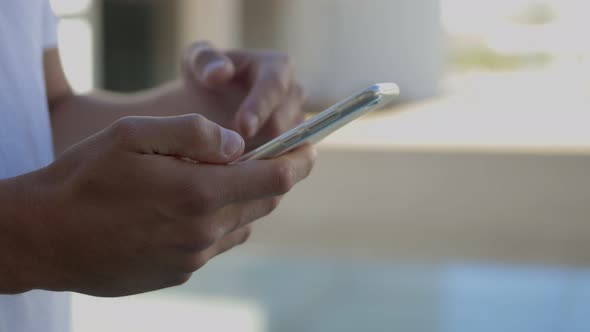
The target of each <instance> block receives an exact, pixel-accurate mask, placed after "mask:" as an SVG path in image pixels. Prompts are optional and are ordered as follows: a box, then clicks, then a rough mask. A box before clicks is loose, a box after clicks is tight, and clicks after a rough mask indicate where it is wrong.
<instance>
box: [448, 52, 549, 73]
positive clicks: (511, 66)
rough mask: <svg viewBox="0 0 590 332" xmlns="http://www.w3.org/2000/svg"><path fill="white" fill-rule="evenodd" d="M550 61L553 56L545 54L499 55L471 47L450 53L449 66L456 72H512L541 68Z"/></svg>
mask: <svg viewBox="0 0 590 332" xmlns="http://www.w3.org/2000/svg"><path fill="white" fill-rule="evenodd" d="M552 60H553V56H552V55H550V54H547V53H531V54H500V53H497V52H494V51H493V50H492V49H490V48H488V47H485V46H472V47H468V48H461V49H456V50H454V51H452V52H451V64H452V67H453V69H454V70H456V71H468V70H477V69H479V70H487V71H514V70H519V69H523V68H527V67H543V66H545V65H547V64H549V63H550V62H551V61H552Z"/></svg>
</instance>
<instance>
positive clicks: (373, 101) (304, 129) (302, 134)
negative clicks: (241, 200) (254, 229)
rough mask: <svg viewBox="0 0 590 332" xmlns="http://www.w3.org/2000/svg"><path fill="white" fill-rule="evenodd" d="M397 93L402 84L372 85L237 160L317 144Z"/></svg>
mask: <svg viewBox="0 0 590 332" xmlns="http://www.w3.org/2000/svg"><path fill="white" fill-rule="evenodd" d="M398 96H399V88H398V86H397V85H396V84H394V83H381V84H375V85H372V86H370V87H368V88H367V89H365V90H362V91H360V92H358V93H356V94H354V95H352V96H351V97H349V98H347V99H345V100H343V101H341V102H339V103H338V104H336V105H334V106H332V107H330V108H328V109H327V110H325V111H323V112H321V113H320V114H318V115H316V116H314V117H313V118H311V119H309V120H307V121H305V122H303V123H302V124H300V125H299V126H297V127H295V128H293V129H291V130H289V131H288V132H286V133H285V134H283V135H281V136H279V137H277V138H275V139H273V140H271V141H270V142H268V143H266V144H264V145H262V146H261V147H259V148H257V149H255V150H253V151H251V152H249V153H247V154H245V155H244V156H242V157H241V158H239V159H238V160H237V161H236V162H243V161H248V160H254V159H271V158H275V157H278V156H280V155H282V154H283V153H286V152H288V151H291V150H293V149H295V148H297V147H299V146H301V145H303V144H306V143H311V144H315V143H317V142H319V141H321V140H322V139H324V138H325V137H327V136H328V135H330V134H331V133H333V132H335V131H336V130H338V129H340V128H342V127H344V126H345V125H346V124H348V123H350V122H352V121H354V120H356V119H358V118H360V117H361V116H363V115H365V114H367V113H369V112H371V111H373V110H376V109H379V108H381V107H383V106H386V105H387V104H389V103H390V102H391V101H393V100H394V99H395V98H396V97H398Z"/></svg>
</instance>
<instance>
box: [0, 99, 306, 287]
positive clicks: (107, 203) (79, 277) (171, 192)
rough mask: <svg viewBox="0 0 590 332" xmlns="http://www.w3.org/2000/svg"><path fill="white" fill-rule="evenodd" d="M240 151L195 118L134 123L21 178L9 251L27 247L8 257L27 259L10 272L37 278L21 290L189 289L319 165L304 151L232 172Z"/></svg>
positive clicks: (229, 137) (239, 144) (236, 142)
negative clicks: (19, 213) (19, 216)
mask: <svg viewBox="0 0 590 332" xmlns="http://www.w3.org/2000/svg"><path fill="white" fill-rule="evenodd" d="M246 109H247V108H245V110H246ZM244 112H246V111H244ZM244 114H246V113H244ZM261 118H262V117H261ZM243 149H244V142H243V140H242V139H241V137H240V136H239V135H238V134H237V133H235V132H232V131H230V130H226V129H223V128H222V127H220V126H218V125H217V124H214V123H213V122H211V121H209V120H207V119H205V118H204V117H203V116H200V115H194V114H193V115H185V116H178V117H169V118H151V117H128V118H124V119H121V120H119V121H117V122H116V123H114V124H113V125H112V126H110V127H108V128H107V129H105V130H103V131H101V132H100V133H98V134H96V135H94V136H92V137H90V138H88V139H86V140H85V141H83V142H81V143H80V144H78V145H75V146H73V147H72V148H70V149H69V150H67V151H66V152H65V153H64V154H63V155H62V156H61V157H60V158H59V159H58V160H57V161H56V162H55V163H54V164H52V165H50V166H48V167H47V168H44V169H42V170H40V171H37V172H35V173H32V174H30V175H25V176H24V177H22V178H21V179H19V180H18V181H16V183H19V184H20V186H21V188H28V189H26V190H23V192H26V194H25V196H26V200H27V204H26V206H27V207H28V208H27V209H28V210H26V211H24V212H26V213H25V214H26V215H28V216H30V217H31V218H30V219H29V220H27V221H26V222H19V223H15V224H18V225H20V226H18V227H26V228H27V231H23V232H14V234H21V235H19V236H14V240H13V241H12V240H11V241H9V243H8V245H9V247H10V245H11V243H13V244H14V246H15V247H18V248H21V249H22V250H25V249H26V252H25V253H24V254H21V253H19V252H18V251H17V252H16V253H15V252H13V253H12V254H11V255H19V254H20V256H19V257H23V258H24V257H26V258H27V259H26V262H29V263H30V265H28V266H26V267H23V268H20V269H14V270H15V271H24V272H31V273H28V274H27V276H26V277H23V280H27V281H28V282H29V283H28V284H26V287H25V286H22V284H21V286H22V287H23V289H22V290H26V289H30V288H42V289H49V290H68V291H77V292H81V293H86V294H91V295H98V296H121V295H129V294H135V293H141V292H146V291H151V290H156V289H159V288H163V287H168V286H173V285H178V284H182V283H184V282H185V281H187V280H188V279H189V278H190V276H191V274H192V272H194V271H196V270H197V269H199V268H201V267H202V266H203V265H204V264H205V263H206V262H207V261H208V260H210V259H211V258H212V257H214V256H216V255H218V254H220V253H223V252H224V251H226V250H229V249H230V248H232V247H234V246H236V245H238V244H240V243H242V242H244V241H245V240H246V238H247V237H248V234H249V229H248V225H249V224H250V223H251V222H252V221H254V220H256V219H258V218H261V217H262V216H265V215H267V214H268V213H270V212H271V211H272V210H273V209H275V208H276V207H277V204H278V203H279V200H280V197H281V195H283V194H285V193H286V192H288V191H289V190H290V189H291V188H292V187H293V185H295V184H296V183H297V182H299V181H301V180H302V179H303V178H305V177H306V176H307V175H308V174H309V172H310V170H311V168H312V165H313V160H314V152H313V149H312V148H310V147H304V148H302V149H299V150H297V151H295V152H292V153H289V154H287V155H285V156H283V157H280V158H277V159H274V160H268V161H251V162H245V163H239V164H232V165H227V164H229V163H231V162H232V161H233V160H235V159H236V158H238V157H239V156H240V155H241V154H242V152H243ZM22 234H25V235H22ZM25 247H27V248H28V249H27V248H25ZM23 248H25V249H23ZM15 250H16V249H15ZM0 258H2V255H0ZM8 259H9V258H8ZM23 261H25V260H24V259H23ZM17 263H18V262H17ZM0 279H1V278H0ZM0 286H1V285H0Z"/></svg>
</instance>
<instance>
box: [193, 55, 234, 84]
mask: <svg viewBox="0 0 590 332" xmlns="http://www.w3.org/2000/svg"><path fill="white" fill-rule="evenodd" d="M195 72H196V73H195V74H196V75H199V74H200V79H201V81H202V82H203V83H204V84H206V85H208V86H212V85H213V86H214V85H219V84H223V83H226V82H227V81H229V80H230V79H231V78H232V77H233V75H234V73H235V68H234V66H233V64H232V63H231V62H230V61H229V60H227V59H218V60H215V61H213V62H211V63H209V64H207V65H206V66H205V68H204V69H203V70H202V72H201V71H199V70H198V69H195Z"/></svg>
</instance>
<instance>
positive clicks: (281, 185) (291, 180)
mask: <svg viewBox="0 0 590 332" xmlns="http://www.w3.org/2000/svg"><path fill="white" fill-rule="evenodd" d="M273 178H274V186H275V191H276V192H277V193H279V194H285V193H287V192H288V191H289V190H291V188H293V186H294V185H295V170H294V169H293V166H292V164H291V163H290V162H289V161H287V160H284V159H283V160H281V161H277V163H276V165H275V167H274V170H273Z"/></svg>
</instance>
